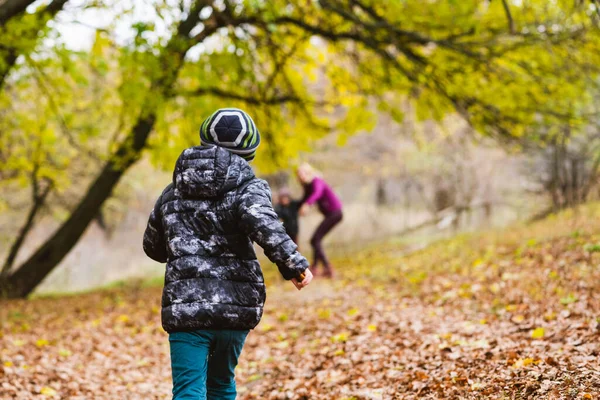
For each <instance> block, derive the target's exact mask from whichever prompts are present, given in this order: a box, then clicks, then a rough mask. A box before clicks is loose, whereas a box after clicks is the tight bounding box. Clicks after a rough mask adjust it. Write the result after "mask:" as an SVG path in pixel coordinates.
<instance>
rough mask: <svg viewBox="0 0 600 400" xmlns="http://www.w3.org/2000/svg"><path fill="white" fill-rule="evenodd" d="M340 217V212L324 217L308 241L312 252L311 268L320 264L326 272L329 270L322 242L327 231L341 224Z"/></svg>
mask: <svg viewBox="0 0 600 400" xmlns="http://www.w3.org/2000/svg"><path fill="white" fill-rule="evenodd" d="M342 217H343V215H342V210H339V211H335V212H333V213H331V214H328V215H326V216H325V219H324V220H323V222H321V225H319V227H318V228H317V230H316V231H315V233H314V234H313V236H312V238H311V239H310V245H311V246H312V248H313V251H314V261H313V267H316V266H317V265H318V264H319V263H322V264H323V266H324V267H325V268H326V269H327V270H329V269H330V265H329V260H328V259H327V256H326V255H325V251H324V250H323V244H322V242H323V238H324V237H325V235H327V234H328V233H329V231H331V230H332V229H333V228H334V227H335V226H336V225H337V224H339V223H340V222H341V220H342Z"/></svg>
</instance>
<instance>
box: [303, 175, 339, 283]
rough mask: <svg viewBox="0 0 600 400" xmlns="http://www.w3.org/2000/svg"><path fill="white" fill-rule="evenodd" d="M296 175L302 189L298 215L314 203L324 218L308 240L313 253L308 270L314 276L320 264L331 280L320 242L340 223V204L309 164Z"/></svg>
mask: <svg viewBox="0 0 600 400" xmlns="http://www.w3.org/2000/svg"><path fill="white" fill-rule="evenodd" d="M297 175H298V180H299V181H300V183H301V184H302V186H303V187H304V198H303V199H302V207H301V208H300V215H305V214H306V212H307V211H308V208H309V207H310V206H312V205H313V204H315V203H316V204H317V206H318V207H319V211H320V212H321V213H322V214H323V216H324V217H325V218H324V219H323V222H321V224H320V225H319V227H318V228H317V230H316V231H315V233H314V234H313V236H312V238H311V240H310V244H311V246H312V248H313V251H314V259H313V264H312V266H311V267H310V269H311V271H312V272H313V275H316V273H317V271H316V269H317V267H318V265H319V263H321V264H322V265H323V269H324V271H323V276H325V277H328V278H332V277H333V269H332V267H331V264H330V263H329V260H328V259H327V256H326V255H325V251H324V250H323V245H322V241H323V238H324V237H325V235H327V234H328V233H329V231H331V230H332V229H333V228H334V227H335V226H336V225H337V224H339V223H340V222H341V220H342V202H341V201H340V199H339V198H338V197H337V196H336V195H335V193H334V192H333V190H332V189H331V187H329V185H327V183H325V181H324V180H323V178H321V177H320V176H318V174H317V173H316V171H315V170H314V168H313V167H311V166H310V165H309V164H302V165H301V166H300V167H299V168H298V170H297Z"/></svg>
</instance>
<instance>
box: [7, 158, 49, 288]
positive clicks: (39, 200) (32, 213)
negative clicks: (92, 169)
mask: <svg viewBox="0 0 600 400" xmlns="http://www.w3.org/2000/svg"><path fill="white" fill-rule="evenodd" d="M39 167H40V166H39V163H36V164H35V165H34V167H33V171H32V173H31V180H32V196H31V197H32V204H31V209H30V210H29V213H28V214H27V218H26V219H25V223H24V224H23V226H22V227H21V229H20V230H19V234H18V235H17V237H16V238H15V241H14V242H13V244H12V245H11V246H10V250H9V251H8V255H7V257H6V260H5V261H4V265H3V266H2V270H1V271H0V281H1V280H3V279H4V278H6V277H7V276H8V275H9V273H10V270H11V268H12V266H13V265H14V263H15V260H16V258H17V255H18V254H19V250H21V247H22V246H23V243H24V242H25V239H26V238H27V235H28V234H29V232H30V231H31V229H32V228H33V223H34V220H35V217H36V216H37V214H38V212H39V211H40V210H41V208H42V207H43V206H44V203H45V202H46V198H47V197H48V194H50V191H51V189H52V186H53V185H52V182H51V181H50V180H49V179H46V187H44V188H43V189H42V190H41V191H40V187H39V181H38V176H37V174H38V171H39Z"/></svg>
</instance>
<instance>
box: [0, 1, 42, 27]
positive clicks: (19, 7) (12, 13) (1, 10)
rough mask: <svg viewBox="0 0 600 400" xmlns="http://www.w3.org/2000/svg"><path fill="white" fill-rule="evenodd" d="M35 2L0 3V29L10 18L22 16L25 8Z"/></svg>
mask: <svg viewBox="0 0 600 400" xmlns="http://www.w3.org/2000/svg"><path fill="white" fill-rule="evenodd" d="M35 1H36V0H4V1H3V2H2V3H0V27H2V26H4V24H6V23H7V22H8V21H10V20H11V19H12V18H15V17H18V16H19V15H21V14H23V13H24V12H25V10H26V9H27V7H29V6H30V5H31V4H33V3H35Z"/></svg>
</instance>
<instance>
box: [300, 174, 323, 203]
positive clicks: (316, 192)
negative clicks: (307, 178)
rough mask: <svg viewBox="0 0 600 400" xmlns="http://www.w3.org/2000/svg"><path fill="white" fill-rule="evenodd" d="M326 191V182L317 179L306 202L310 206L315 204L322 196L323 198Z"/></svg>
mask: <svg viewBox="0 0 600 400" xmlns="http://www.w3.org/2000/svg"><path fill="white" fill-rule="evenodd" d="M324 190H325V182H323V180H321V179H319V178H315V180H314V183H313V187H312V193H311V194H310V195H309V196H308V198H307V199H306V200H305V201H304V202H305V203H306V204H308V205H309V206H312V205H313V204H315V203H316V202H317V201H318V200H319V199H320V198H321V196H323V191H324Z"/></svg>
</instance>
